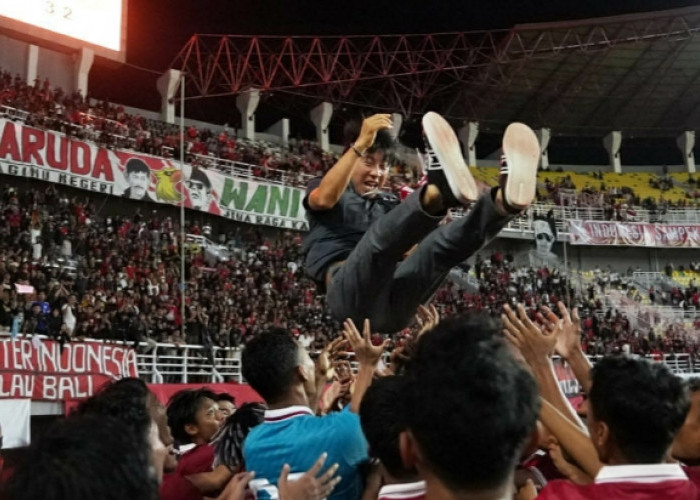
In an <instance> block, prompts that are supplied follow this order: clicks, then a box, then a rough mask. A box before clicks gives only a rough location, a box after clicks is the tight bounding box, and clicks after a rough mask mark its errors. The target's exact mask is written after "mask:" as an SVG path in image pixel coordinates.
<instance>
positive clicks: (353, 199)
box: [304, 112, 540, 333]
mask: <svg viewBox="0 0 700 500" xmlns="http://www.w3.org/2000/svg"><path fill="white" fill-rule="evenodd" d="M422 125H423V134H424V136H425V139H426V153H427V183H426V184H425V185H424V186H422V187H421V188H419V189H417V190H416V191H415V192H414V193H412V194H411V195H410V196H408V198H406V200H404V202H402V203H399V202H398V199H397V198H396V197H395V196H393V195H391V194H388V193H385V192H383V191H382V188H383V187H384V184H385V183H386V180H387V174H388V169H389V166H390V165H391V162H392V158H393V150H394V142H393V139H392V138H391V136H390V134H389V132H388V129H390V128H391V127H392V122H391V117H390V115H387V114H377V115H373V116H370V117H368V118H366V119H365V120H364V121H363V122H362V127H361V130H360V133H359V136H358V137H357V139H356V140H355V142H354V144H353V145H352V146H351V147H350V148H349V149H348V150H347V151H346V152H345V154H343V156H342V157H341V158H340V159H339V160H338V162H337V163H336V164H335V165H334V166H333V167H332V168H331V169H330V170H329V171H328V172H327V173H326V174H325V175H324V176H323V178H317V179H314V180H312V181H311V182H310V183H309V185H308V187H307V195H306V198H305V199H304V205H305V207H306V209H307V213H308V217H309V225H310V231H309V233H308V234H307V235H306V237H305V240H304V250H305V252H306V261H305V267H306V272H307V274H309V275H310V276H311V277H312V278H313V279H314V280H315V281H316V282H317V283H319V284H321V285H323V286H325V288H326V291H327V303H328V306H329V308H330V311H331V314H332V315H333V316H334V317H335V318H336V319H338V320H344V319H346V318H351V319H352V320H353V321H354V322H355V323H356V324H359V322H361V321H362V320H364V318H369V320H370V322H371V324H372V327H373V328H374V330H375V331H379V332H387V333H390V332H395V331H398V330H401V329H402V328H405V327H406V326H407V325H408V324H409V322H410V321H411V319H412V318H413V315H414V312H415V310H416V309H417V307H418V305H419V304H422V303H424V302H426V301H427V300H428V299H429V298H430V296H431V295H432V294H433V293H434V292H435V290H436V289H437V288H438V287H439V286H440V284H441V283H442V281H443V279H444V278H445V276H446V275H447V273H448V272H449V270H450V269H451V268H452V267H454V266H455V265H457V264H459V263H460V262H463V261H464V260H466V259H467V258H469V257H470V256H471V255H472V254H473V253H475V252H476V251H477V250H479V249H480V248H481V247H482V246H484V245H485V244H486V243H487V242H488V241H489V240H491V239H492V238H493V237H495V236H496V235H497V234H498V232H499V231H500V230H501V229H502V228H503V227H504V226H505V225H506V224H507V223H508V221H510V220H511V219H512V217H513V216H515V215H517V214H519V213H521V212H522V211H523V210H525V209H526V208H527V207H528V206H529V205H530V203H532V200H533V198H534V196H535V187H536V175H537V163H538V160H539V154H540V148H539V144H538V142H537V138H536V137H535V134H534V133H533V132H532V130H531V129H530V128H529V127H527V126H526V125H524V124H522V123H514V124H511V125H510V126H509V127H508V128H507V129H506V132H505V135H504V137H503V150H504V154H505V157H506V161H507V166H505V167H504V168H503V169H502V171H501V176H500V180H499V186H497V187H494V188H492V189H491V190H490V191H488V192H486V193H484V194H483V195H482V196H479V190H478V188H477V184H476V182H475V180H474V178H473V177H472V175H471V173H470V172H469V168H468V167H467V165H466V164H465V162H464V158H463V157H462V154H461V151H460V148H459V142H458V140H457V137H456V136H455V134H454V131H453V130H452V128H451V127H450V125H449V124H448V123H447V122H446V121H445V120H444V119H443V118H442V117H441V116H440V115H438V114H436V113H432V112H431V113H427V114H426V115H425V116H424V117H423V121H422ZM469 206H471V210H470V212H469V214H468V215H467V216H465V217H462V218H459V219H457V220H455V221H452V222H450V223H448V224H443V225H440V222H441V221H442V220H443V218H444V217H445V215H446V214H447V210H448V209H449V208H456V207H469ZM416 244H418V246H417V248H416V249H415V251H413V252H411V253H410V255H408V256H407V257H405V258H404V256H405V254H406V253H407V252H408V251H409V250H410V249H411V248H412V247H413V246H414V245H416Z"/></svg>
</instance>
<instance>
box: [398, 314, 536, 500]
mask: <svg viewBox="0 0 700 500" xmlns="http://www.w3.org/2000/svg"><path fill="white" fill-rule="evenodd" d="M501 329H502V326H501V324H500V322H499V321H496V320H493V319H491V318H489V317H488V316H486V315H479V314H474V315H467V316H457V317H454V318H448V319H446V320H443V321H440V323H439V324H438V325H437V326H436V327H435V328H434V329H432V330H431V331H430V332H429V333H428V334H426V335H423V336H422V337H421V339H420V340H419V341H418V345H417V347H416V353H415V355H414V357H413V359H412V360H411V362H410V364H409V366H408V369H407V376H408V377H409V382H408V383H409V384H410V387H411V390H410V393H409V394H410V395H409V397H408V400H407V402H408V408H410V411H407V412H406V413H405V415H406V417H407V418H406V420H407V424H408V428H409V429H410V431H411V433H412V434H413V436H414V437H415V439H416V441H417V443H418V446H419V448H420V450H421V452H422V455H423V457H424V459H425V461H426V462H428V464H429V465H428V466H429V467H430V469H431V470H432V471H433V472H434V474H435V475H436V476H437V477H438V478H439V479H440V481H441V482H442V483H443V484H444V485H445V486H446V487H447V488H448V489H450V490H453V491H483V490H487V489H493V488H499V487H502V486H503V485H504V484H505V483H506V482H507V481H508V480H509V478H510V476H511V474H512V473H513V470H514V467H515V464H516V462H517V460H518V458H519V456H520V453H521V451H522V449H523V447H524V445H525V444H526V442H527V441H528V439H529V438H530V436H531V434H532V432H533V431H534V429H535V422H536V420H537V415H538V412H539V398H538V390H537V384H536V383H535V380H534V378H533V377H532V375H531V374H530V373H529V372H528V371H527V370H526V369H525V368H523V367H522V366H521V365H520V364H519V363H518V362H517V361H516V360H515V358H514V357H513V355H512V354H511V352H510V350H509V348H508V346H507V345H506V343H505V340H504V339H503V337H502V334H501Z"/></svg>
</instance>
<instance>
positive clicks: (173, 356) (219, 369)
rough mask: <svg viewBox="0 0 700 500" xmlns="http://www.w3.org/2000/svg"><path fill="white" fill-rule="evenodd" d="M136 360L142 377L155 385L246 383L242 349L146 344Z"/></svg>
mask: <svg viewBox="0 0 700 500" xmlns="http://www.w3.org/2000/svg"><path fill="white" fill-rule="evenodd" d="M136 360H137V366H138V369H139V376H140V377H141V378H143V379H145V380H147V381H148V382H150V383H153V384H163V383H172V384H187V383H191V382H212V383H217V382H230V381H235V382H238V383H242V382H243V375H242V372H241V352H240V349H238V348H221V347H212V348H205V347H203V346H198V345H189V344H181V345H176V344H164V343H156V344H152V343H151V344H146V343H143V342H142V343H141V344H140V345H139V350H138V351H137V354H136Z"/></svg>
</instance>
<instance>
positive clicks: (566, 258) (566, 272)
mask: <svg viewBox="0 0 700 500" xmlns="http://www.w3.org/2000/svg"><path fill="white" fill-rule="evenodd" d="M559 203H560V206H561V221H562V223H563V226H562V229H566V219H565V218H564V200H563V199H562V197H561V195H560V196H559ZM570 234H571V233H567V237H566V241H564V238H562V242H561V243H562V245H564V276H566V307H568V308H569V309H571V276H570V275H569V255H568V253H567V249H566V245H567V243H568V240H569V236H570Z"/></svg>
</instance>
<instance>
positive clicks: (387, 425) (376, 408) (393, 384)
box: [360, 375, 416, 479]
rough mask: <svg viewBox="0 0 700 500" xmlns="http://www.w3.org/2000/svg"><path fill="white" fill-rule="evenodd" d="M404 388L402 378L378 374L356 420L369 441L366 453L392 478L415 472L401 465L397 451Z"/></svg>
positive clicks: (403, 421)
mask: <svg viewBox="0 0 700 500" xmlns="http://www.w3.org/2000/svg"><path fill="white" fill-rule="evenodd" d="M408 391H409V386H408V384H407V382H406V378H405V377H403V376H397V375H394V376H390V377H381V378H378V379H377V380H375V381H374V382H372V385H370V386H369V388H368V389H367V392H366V393H365V395H364V397H363V398H362V403H361V405H360V423H361V424H362V432H363V433H364V434H365V438H366V439H367V442H368V443H369V454H370V456H371V457H373V458H378V459H379V460H380V461H381V462H382V464H383V465H384V467H385V468H386V470H387V471H388V472H389V474H391V475H392V476H393V477H395V478H396V479H408V478H409V477H412V476H415V474H416V472H415V471H408V470H406V468H405V467H404V466H403V461H402V460H401V452H400V450H399V435H400V434H401V432H403V431H404V430H406V404H405V400H406V397H407V394H408Z"/></svg>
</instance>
